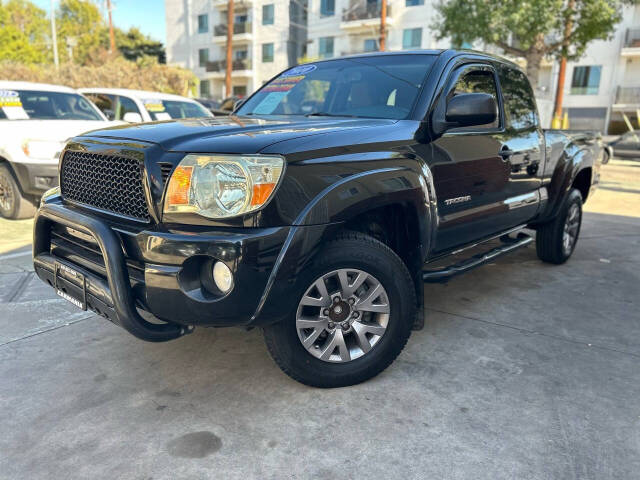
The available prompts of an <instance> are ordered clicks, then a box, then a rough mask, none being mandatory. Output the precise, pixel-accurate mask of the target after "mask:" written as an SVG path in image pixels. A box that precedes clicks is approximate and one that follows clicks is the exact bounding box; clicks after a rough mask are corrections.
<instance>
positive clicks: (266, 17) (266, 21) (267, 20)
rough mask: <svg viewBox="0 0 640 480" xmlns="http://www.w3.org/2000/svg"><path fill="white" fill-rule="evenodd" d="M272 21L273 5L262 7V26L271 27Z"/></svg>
mask: <svg viewBox="0 0 640 480" xmlns="http://www.w3.org/2000/svg"><path fill="white" fill-rule="evenodd" d="M273 21H274V7H273V3H270V4H268V5H263V6H262V24H263V25H273Z"/></svg>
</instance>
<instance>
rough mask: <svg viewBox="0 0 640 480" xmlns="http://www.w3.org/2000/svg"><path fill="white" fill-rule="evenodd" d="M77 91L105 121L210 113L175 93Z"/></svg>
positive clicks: (189, 116)
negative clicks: (100, 113) (93, 106)
mask: <svg viewBox="0 0 640 480" xmlns="http://www.w3.org/2000/svg"><path fill="white" fill-rule="evenodd" d="M79 91H80V92H81V93H83V94H84V95H86V96H87V98H89V99H90V100H91V101H92V102H93V103H95V104H96V106H97V107H98V108H99V109H100V110H101V111H102V113H103V114H104V115H105V116H106V117H107V118H108V119H109V120H122V121H125V122H128V123H140V122H153V121H157V120H172V119H175V118H199V117H212V116H213V115H212V114H211V112H210V111H209V110H207V109H206V108H205V107H204V106H202V105H201V104H200V103H198V102H196V101H195V100H191V99H190V98H186V97H181V96H179V95H171V94H168V93H159V92H147V91H144V90H127V89H123V88H81V89H79Z"/></svg>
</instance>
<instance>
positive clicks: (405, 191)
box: [250, 165, 438, 324]
mask: <svg viewBox="0 0 640 480" xmlns="http://www.w3.org/2000/svg"><path fill="white" fill-rule="evenodd" d="M437 218H438V217H437V210H436V199H435V190H434V188H433V179H432V177H431V172H430V171H429V169H428V167H427V166H426V165H425V166H424V167H422V168H420V169H413V168H409V167H407V166H406V165H405V166H398V167H385V168H379V169H373V170H368V171H365V172H359V173H355V174H352V175H350V176H347V177H345V178H343V179H341V180H339V181H337V182H335V183H334V184H332V185H330V186H329V187H327V188H325V189H324V190H323V191H322V192H320V193H319V194H318V195H316V197H315V198H314V199H312V200H311V201H310V202H309V203H308V204H307V205H306V206H305V208H304V209H303V210H302V212H301V213H300V214H299V215H298V217H297V218H296V221H295V224H294V226H292V228H291V230H290V232H289V234H288V236H287V239H286V241H285V243H284V245H283V247H282V249H281V251H280V253H279V255H278V259H277V260H276V263H275V265H274V268H273V270H272V272H271V274H270V277H269V281H268V282H267V286H266V288H265V291H264V293H263V295H262V299H261V301H260V304H259V305H258V308H257V309H256V312H255V313H254V315H253V317H252V320H251V322H250V323H251V324H254V323H258V324H261V323H263V322H270V321H276V320H277V319H276V318H274V316H273V312H274V311H275V308H274V305H273V304H274V300H273V299H274V298H276V299H277V298H279V299H282V298H283V295H285V296H286V286H287V285H291V284H292V283H294V282H295V279H296V278H297V276H298V274H299V273H300V272H301V271H302V270H303V269H304V268H305V266H306V265H308V264H309V262H311V261H313V259H314V257H315V255H316V254H317V253H318V252H319V251H320V249H321V246H322V245H323V244H324V243H325V242H327V241H329V240H332V239H333V238H335V236H336V235H338V234H339V233H340V232H341V231H344V230H354V231H358V232H361V233H365V234H368V235H371V236H372V237H374V238H378V239H379V240H381V241H382V243H385V244H387V245H388V246H389V247H390V248H391V249H392V250H393V251H394V252H395V253H396V254H397V255H398V256H399V257H400V259H401V260H403V262H404V263H405V265H406V266H407V268H408V270H409V271H410V272H411V274H412V276H413V275H416V278H417V272H419V268H420V267H421V266H422V263H423V262H424V259H426V256H427V255H428V252H429V250H430V248H431V245H432V244H433V239H434V238H435V228H436V222H437ZM383 233H384V235H383ZM405 234H406V236H405ZM418 285H419V286H418ZM416 292H417V294H418V295H419V298H421V292H422V283H421V282H417V283H416ZM265 317H270V318H269V320H266V318H265Z"/></svg>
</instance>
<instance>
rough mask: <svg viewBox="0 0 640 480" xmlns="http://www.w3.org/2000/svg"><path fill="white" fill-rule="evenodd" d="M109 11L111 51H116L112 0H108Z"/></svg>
mask: <svg viewBox="0 0 640 480" xmlns="http://www.w3.org/2000/svg"><path fill="white" fill-rule="evenodd" d="M107 12H108V13H109V53H113V52H115V51H116V38H115V35H114V33H113V20H112V19H111V0H107Z"/></svg>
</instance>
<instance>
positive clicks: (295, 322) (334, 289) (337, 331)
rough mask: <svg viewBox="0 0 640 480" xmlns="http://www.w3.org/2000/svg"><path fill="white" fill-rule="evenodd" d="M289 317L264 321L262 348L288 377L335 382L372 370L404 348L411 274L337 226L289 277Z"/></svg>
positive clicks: (379, 248) (411, 311)
mask: <svg viewBox="0 0 640 480" xmlns="http://www.w3.org/2000/svg"><path fill="white" fill-rule="evenodd" d="M297 284H298V288H297V289H296V300H297V307H296V308H295V311H293V312H292V314H291V315H290V317H289V318H288V319H287V320H285V321H283V322H281V323H278V324H276V325H271V326H268V327H265V329H264V334H265V340H266V343H267V347H268V349H269V353H270V354H271V356H272V357H273V359H274V360H275V361H276V363H277V364H278V366H280V368H281V369H282V370H283V371H284V372H285V373H286V374H287V375H289V376H290V377H292V378H293V379H295V380H297V381H299V382H302V383H304V384H306V385H311V386H316V387H343V386H348V385H354V384H357V383H360V382H363V381H365V380H368V379H369V378H371V377H374V376H375V375H377V374H378V373H380V372H381V371H382V370H384V369H385V368H386V367H387V366H389V365H390V364H391V363H392V362H393V360H395V358H396V357H397V356H398V354H399V353H400V352H401V351H402V349H403V348H404V345H405V344H406V342H407V340H408V338H409V335H410V334H411V327H412V325H413V320H414V317H415V308H416V299H415V290H414V287H413V284H412V280H411V276H410V275H409V272H408V271H407V268H406V266H405V265H404V263H403V262H402V260H400V258H398V256H397V255H396V254H395V253H394V252H393V251H392V250H391V249H389V248H388V247H387V246H386V245H384V244H383V243H381V242H379V241H377V240H375V239H373V238H371V237H368V236H365V235H362V234H359V233H348V234H344V235H342V236H341V237H339V238H338V239H336V240H335V241H332V242H331V243H329V244H328V245H327V246H326V247H325V248H324V249H323V251H322V252H320V253H319V254H318V255H317V257H316V261H315V262H314V264H313V265H311V266H310V267H308V268H306V269H305V272H304V273H303V274H302V275H301V277H300V278H299V281H298V282H297Z"/></svg>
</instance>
